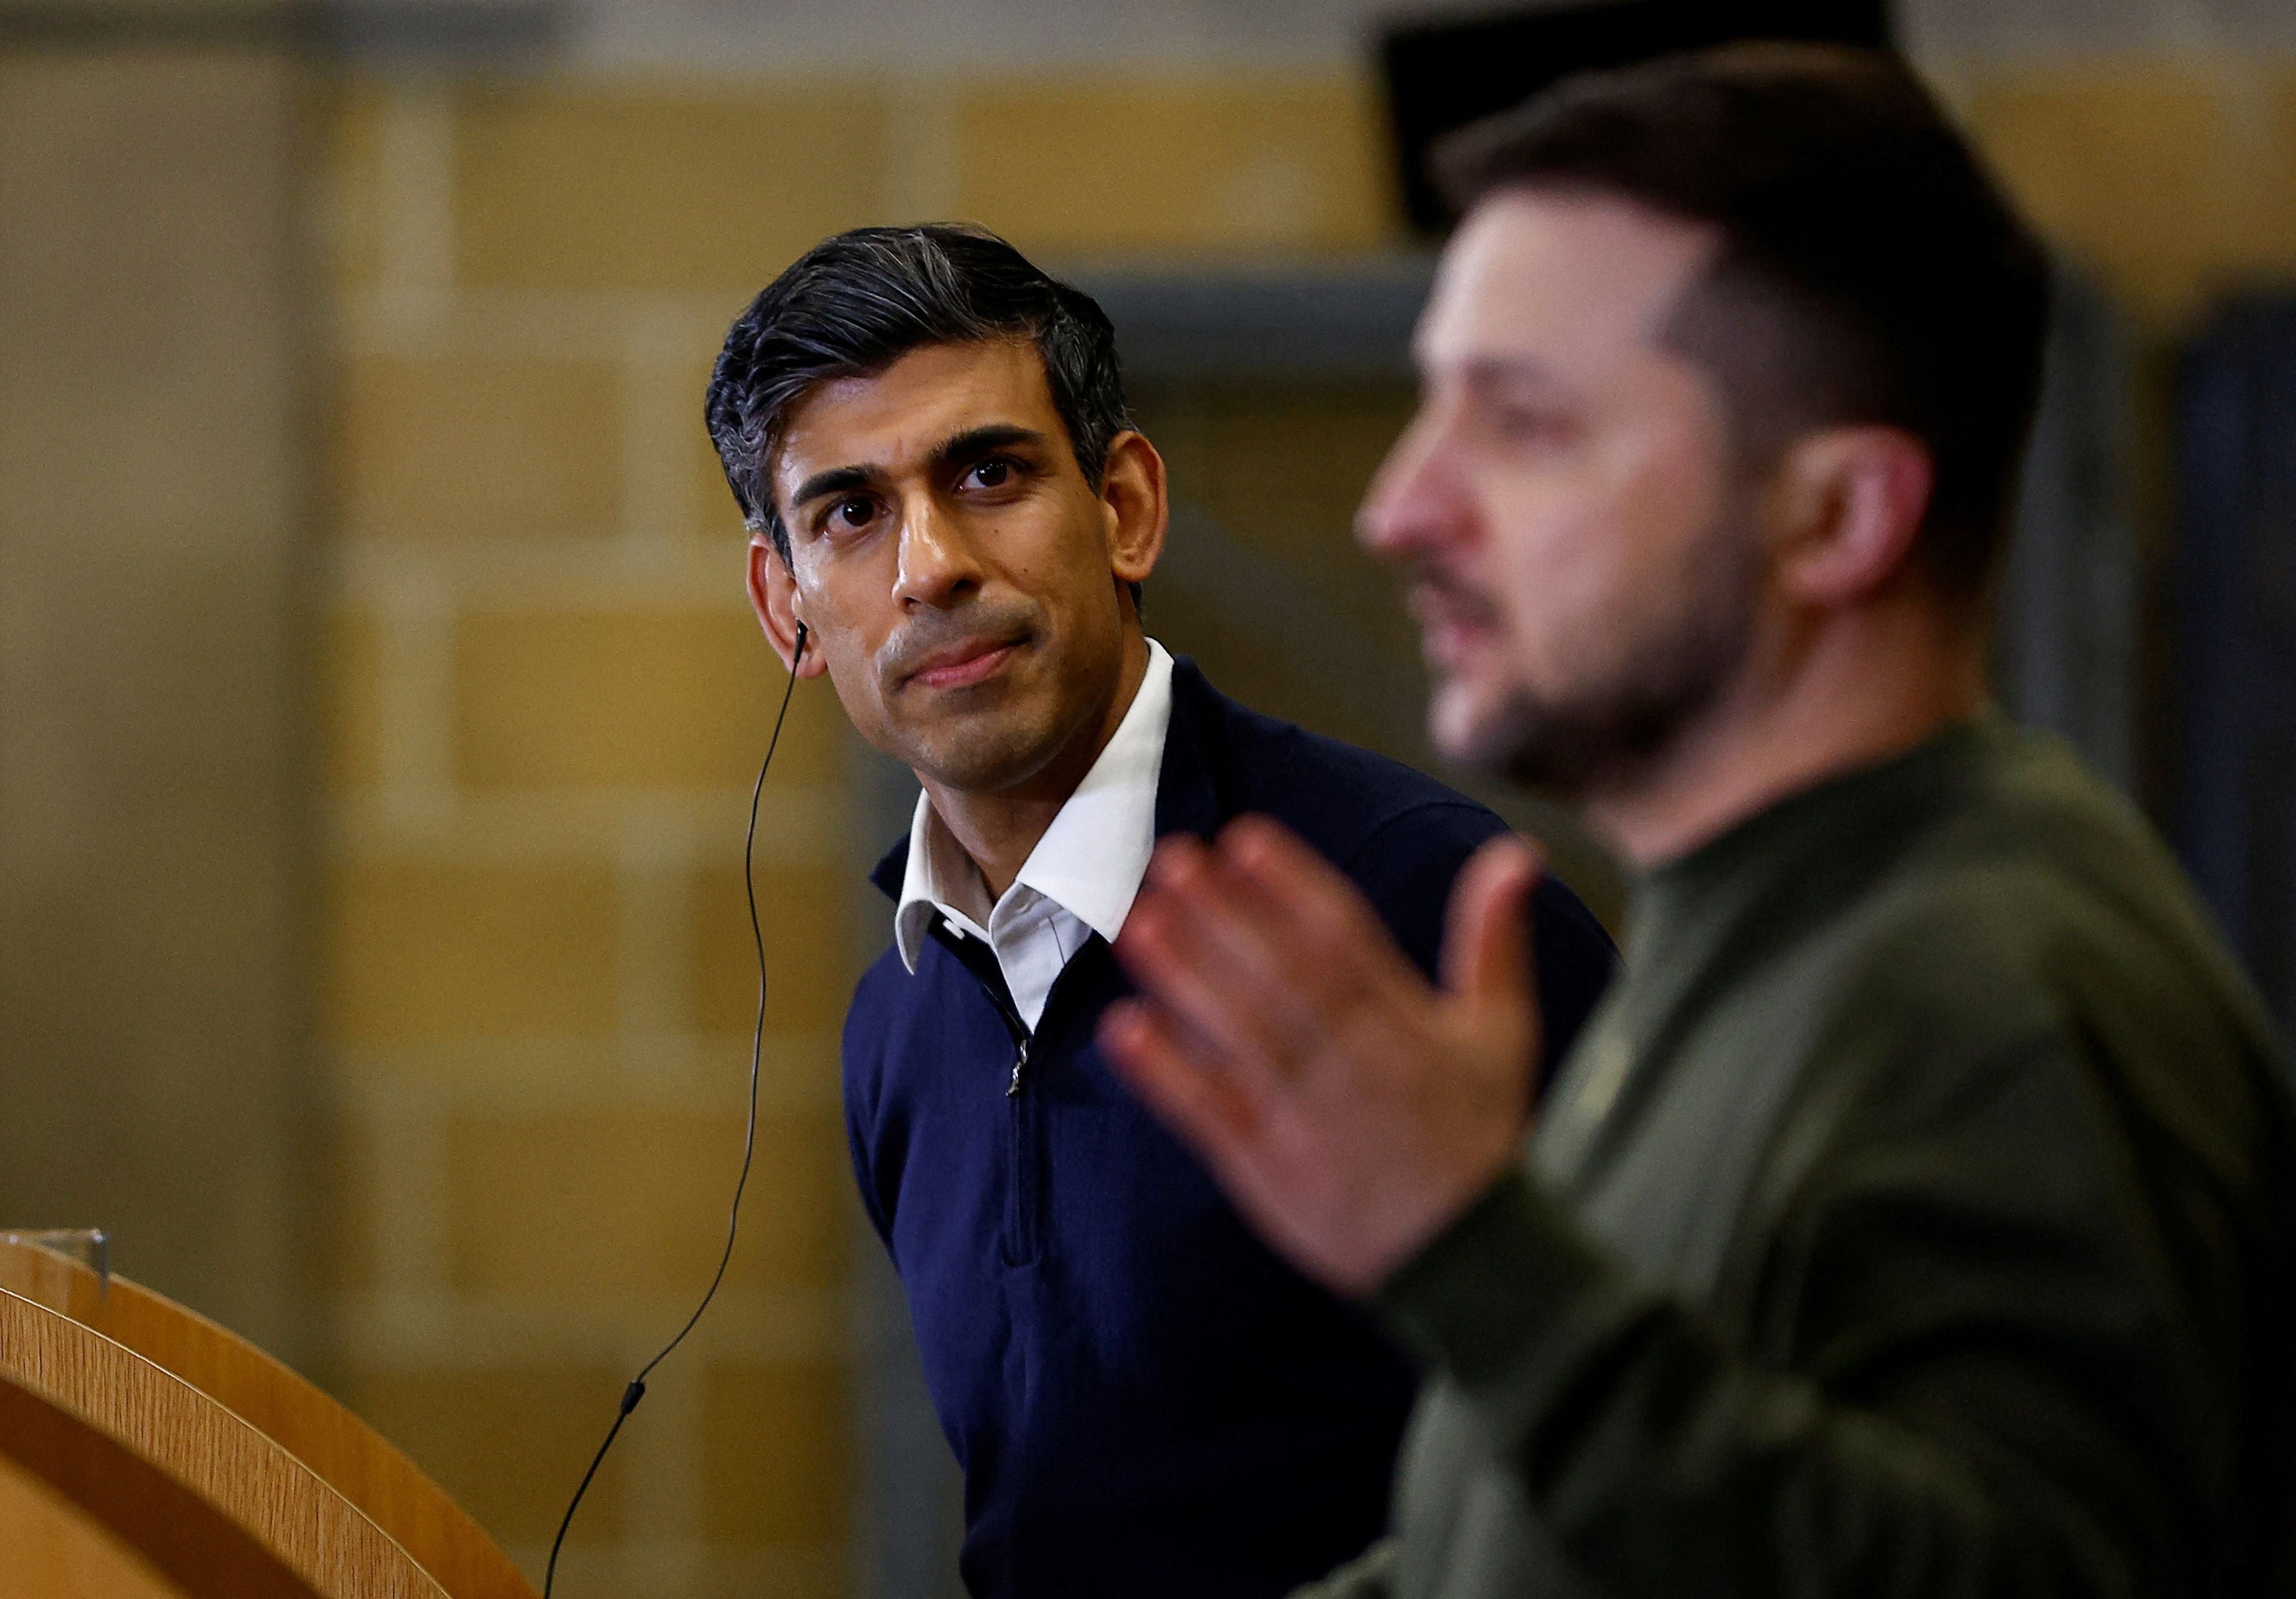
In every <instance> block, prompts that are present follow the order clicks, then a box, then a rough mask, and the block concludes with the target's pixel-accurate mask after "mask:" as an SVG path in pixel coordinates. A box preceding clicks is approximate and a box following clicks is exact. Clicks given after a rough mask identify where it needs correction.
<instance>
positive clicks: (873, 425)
mask: <svg viewBox="0 0 2296 1599" xmlns="http://www.w3.org/2000/svg"><path fill="white" fill-rule="evenodd" d="M998 422H1005V423H1013V424H1016V425H1018V426H1021V427H1025V428H1031V429H1035V430H1038V431H1041V432H1046V433H1050V434H1052V435H1054V436H1057V435H1058V434H1059V432H1060V417H1059V413H1058V412H1057V411H1056V410H1055V409H1054V406H1053V397H1052V388H1051V385H1050V384H1049V383H1048V382H1047V381H1046V377H1045V363H1044V358H1043V357H1041V356H1040V355H1038V354H1037V347H1036V346H1035V344H1033V343H1031V342H1029V341H1027V340H994V341H990V342H984V343H980V344H928V345H924V346H922V347H921V348H917V349H913V350H911V351H909V352H908V354H906V355H905V356H903V357H900V358H899V359H898V360H897V361H895V362H894V363H893V364H892V365H890V366H888V367H886V368H885V370H884V371H882V372H880V373H871V374H869V375H868V376H865V377H851V378H832V379H830V380H829V381H825V382H823V383H820V384H817V385H816V387H815V388H814V389H812V390H810V391H809V392H808V393H807V394H806V396H805V397H804V398H802V399H800V400H799V401H798V403H797V404H796V405H795V406H793V407H791V412H790V415H789V420H788V421H787V422H786V423H784V424H783V429H782V435H781V442H780V444H779V446H778V447H776V448H775V452H774V459H773V461H772V462H771V463H770V466H771V470H772V474H773V478H774V481H775V487H776V488H777V489H779V490H780V491H781V492H783V493H786V492H788V491H789V490H790V489H791V488H793V487H794V486H795V485H796V484H797V483H798V482H799V481H800V480H803V479H805V478H807V477H809V476H811V475H812V474H813V473H815V472H817V471H828V470H833V469H835V468H838V467H842V466H873V467H880V468H883V469H886V470H889V471H898V470H899V469H900V468H902V467H904V466H910V465H914V464H916V463H919V462H921V461H922V460H924V459H925V458H926V457H928V456H929V455H931V452H932V450H933V449H934V447H936V446H938V445H939V444H940V443H942V442H943V441H944V440H946V439H950V438H953V437H954V436H955V435H956V434H959V433H963V432H965V431H967V430H971V429H973V428H979V427H984V426H988V425H989V424H992V423H998Z"/></svg>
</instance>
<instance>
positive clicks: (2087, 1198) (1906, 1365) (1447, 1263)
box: [1316, 717, 2296, 1599]
mask: <svg viewBox="0 0 2296 1599" xmlns="http://www.w3.org/2000/svg"><path fill="white" fill-rule="evenodd" d="M2292 1251H2296V1119H2292V1109H2291V1096H2290V1093H2289V1084H2288V1079H2287V1077H2286V1073H2285V1063H2284V1060H2283V1058H2282V1056H2281V1055H2280V1054H2279V1049H2278V1046H2277V1045H2276V1042H2275V1040H2274V1039H2273V1037H2272V1036H2271V1033H2270V1029H2269V1028H2268V1027H2267V1023H2266V1021H2265V1020H2264V1018H2263V1015H2262V1013H2261V1010H2260V1008H2259V1005H2258V1003H2257V1001H2256V999H2255V998H2254V996H2253V995H2252V994H2251V990H2250V989H2249V988H2248V987H2247V986H2246V985H2245V983H2244V982H2243V980H2242V978H2241V977H2240V975H2239V973H2238V972H2237V971H2236V970H2235V967H2234V965H2233V964H2232V962H2231V961H2230V960H2229V958H2228V957H2227V956H2226V953H2225V951H2224V949H2223V947H2222V945H2221V943H2220V941H2219V939H2218V937H2217V936H2216V934H2215V933H2214V932H2213V931H2211V930H2210V926H2209V924H2208V922H2207V921H2206V919H2205V917H2204V916H2203V915H2202V913H2201V912H2200V910H2199V909H2198V908H2197V906H2196V904H2195V902H2194V898H2193V896H2192V894H2191V892H2190V890H2189V889H2188V887H2187V886H2186V884H2185V880H2184V878H2183V876H2182V874H2181V873H2179V872H2178V871H2177V867H2176V865H2174V863H2173V862H2172V861H2171V860H2170V859H2169V856H2168V855H2167V853H2166V852H2165V850H2164V849H2162V848H2161V844H2160V842H2159V841H2158V840H2157V839H2156V838H2155V837H2154V836H2153V833H2152V832H2151V831H2150V830H2149V829H2148V828H2147V827H2146V826H2145V825H2144V823H2143V822H2142V821H2141V820H2140V819H2139V818H2138V817H2137V816H2136V815H2135V813H2134V812H2133V811H2132V810H2130V809H2129V808H2128V807H2127V806H2126V805H2125V804H2124V803H2123V802H2121V801H2120V799H2119V798H2118V797H2117V796H2115V795H2114V794H2113V793H2112V791H2109V790H2107V789H2106V788H2105V787H2104V786H2103V784H2101V783H2098V782H2097V781H2095V779H2094V778H2092V777H2091V776H2089V775H2087V773H2086V772H2085V771H2084V770H2083V769H2082V768H2081V767H2079V764H2078V763H2077V762H2076V761H2075V760H2074V759H2073V758H2071V755H2070V754H2069V753H2068V752H2066V751H2065V750H2063V749H2062V746H2060V745H2059V744H2058V743H2056V742H2054V741H2052V740H2046V739H2042V738H2039V737H2036V736H2031V735H2027V734H2020V733H2018V732H2016V731H2015V730H2013V728H2011V727H2010V726H2008V725H2007V724H2006V723H2005V722H2002V721H1999V720H1997V719H1995V718H1991V717H1989V718H1986V719H1983V720H1980V721H1978V722H1975V723H1971V724H1964V725H1959V726H1954V727H1952V728H1950V729H1948V731H1946V732H1944V733H1943V734H1939V736H1938V737H1936V738H1934V739H1932V740H1931V742H1928V743H1927V744H1925V745H1923V747H1922V748H1920V749H1919V750H1915V751H1914V752H1912V753H1911V754H1909V755H1907V756H1905V757H1903V758H1898V759H1896V760H1893V761H1890V762H1888V763H1886V764H1883V765H1881V766H1878V767H1872V768H1868V769H1865V770H1861V771H1857V772H1854V773H1850V774H1849V775H1843V776H1840V777H1837V778H1833V779H1831V780H1829V781H1827V782H1825V783H1822V784H1820V785H1818V786H1817V787H1815V788H1813V789H1810V790H1808V791H1804V792H1802V793H1800V794H1797V795H1795V796H1793V797H1792V798H1790V799H1786V800H1784V801H1783V802H1782V803H1780V804H1778V805H1776V806H1774V807H1772V808H1770V809H1768V810H1767V811H1765V812H1764V813H1762V814H1760V815H1759V816H1755V817H1753V818H1752V819H1751V820H1750V821H1748V822H1746V823H1744V824H1742V825H1740V826H1738V827H1736V828H1734V830H1733V831H1731V832H1729V833H1727V834H1726V835H1725V836H1723V837H1721V838H1719V839H1718V840H1715V841H1713V842H1711V843H1710V844H1707V845H1705V846H1703V847H1702V848H1701V849H1698V850H1696V851H1695V852H1693V854H1691V855H1689V856H1688V857H1685V858H1683V859H1681V860H1679V861H1677V862H1675V863H1674V864H1672V865H1668V866H1665V867H1663V868H1661V869H1660V870H1658V871H1656V872H1654V873H1652V874H1651V875H1650V876H1649V877H1648V878H1647V879H1646V880H1645V881H1644V882H1643V883H1642V884H1640V885H1639V887H1638V889H1637V891H1636V901H1635V906H1634V916H1633V921H1632V924H1631V932H1630V936H1629V939H1628V947H1627V955H1626V967H1625V972H1624V974H1623V976H1622V978H1621V980H1620V983H1619V984H1618V986H1617V987H1616V988H1614V989H1613V990H1612V992H1611V996H1610V997H1609V998H1608V999H1607V1000H1606V1001H1605V1003H1604V1005H1603V1009H1602V1010H1601V1011H1599V1012H1598V1013H1596V1016H1595V1019H1594V1021H1592V1022H1591V1023H1590V1024H1589V1026H1588V1028H1587V1032H1586V1034H1585V1036H1584V1037H1582V1038H1581V1040H1580V1042H1579V1046H1578V1047H1577V1048H1576V1049H1575V1050H1574V1051H1573V1052H1572V1054H1571V1055H1570V1058H1569V1059H1568V1060H1567V1061H1566V1062H1564V1064H1563V1067H1562V1072H1561V1074H1560V1076H1559V1077H1558V1078H1557V1080H1556V1082H1555V1084H1554V1090H1553V1092H1552V1093H1551V1094H1550V1095H1548V1096H1547V1099H1546V1108H1545V1111H1544V1112H1543V1115H1542V1120H1541V1124H1540V1126H1539V1128H1538V1133H1537V1136H1536V1137H1535V1139H1534V1141H1533V1143H1532V1145H1531V1148H1530V1151H1529V1158H1528V1160H1527V1161H1526V1163H1525V1166H1524V1169H1522V1170H1521V1171H1520V1172H1518V1173H1515V1174H1513V1175H1511V1176H1510V1177H1507V1178H1506V1179H1505V1180H1504V1181H1503V1182H1501V1183H1500V1184H1499V1185H1497V1187H1496V1188H1494V1189H1493V1190H1492V1191H1491V1192H1490V1193H1488V1194H1487V1195H1486V1196H1485V1197H1484V1198H1483V1199H1482V1200H1481V1201H1480V1202H1479V1203H1478V1204H1477V1205H1476V1206H1475V1207H1474V1208H1473V1209H1472V1210H1471V1211H1470V1212H1469V1213H1468V1214H1467V1215H1466V1216H1465V1217H1464V1218H1462V1219H1461V1220H1459V1221H1458V1222H1457V1223H1456V1225H1455V1226H1453V1227H1452V1228H1451V1229H1450V1230H1449V1231H1448V1232H1447V1234H1444V1235H1443V1236H1442V1237H1441V1238H1439V1240H1438V1241H1437V1242H1435V1243H1434V1244H1433V1246H1432V1247H1431V1248H1430V1249H1429V1250H1428V1251H1426V1252H1425V1253H1424V1254H1423V1256H1422V1257H1421V1258H1420V1259H1417V1260H1415V1261H1414V1262H1413V1263H1412V1264H1410V1265H1409V1266H1408V1267H1406V1268H1405V1269H1404V1270H1403V1271H1402V1272H1401V1273H1400V1274H1399V1275H1397V1276H1396V1278H1395V1279H1394V1280H1393V1281H1392V1282H1391V1283H1389V1284H1388V1285H1387V1287H1386V1289H1385V1290H1384V1291H1383V1292H1382V1295H1381V1296H1380V1297H1381V1305H1382V1309H1383V1311H1384V1312H1385V1313H1386V1314H1387V1315H1388V1316H1389V1317H1390V1320H1391V1323H1392V1324H1393V1325H1394V1327H1395V1328H1396V1329H1397V1330H1398V1333H1400V1334H1401V1336H1402V1337H1403V1338H1404V1339H1405V1340H1406V1341H1407V1342H1408V1343H1409V1344H1410V1345H1411V1346H1412V1347H1413V1348H1415V1349H1416V1350H1417V1351H1418V1353H1419V1354H1420V1356H1421V1357H1422V1358H1423V1361H1424V1362H1425V1364H1426V1366H1427V1368H1428V1371H1429V1374H1430V1375H1429V1382H1428V1384H1427V1387H1426V1390H1425V1391H1424V1393H1423V1398H1422V1399H1421V1402H1420V1406H1419V1410H1418V1413H1417V1415H1416V1417H1415V1421H1414V1423H1413V1426H1412V1431H1411V1433H1410V1436H1409V1438H1408V1439H1407V1441H1406V1446H1405V1450H1404V1456H1403V1460H1402V1463H1401V1464H1400V1466H1399V1467H1398V1480H1397V1492H1396V1498H1395V1505H1394V1513H1393V1533H1392V1536H1391V1537H1390V1539H1389V1540H1388V1541H1387V1542H1386V1543H1385V1544H1383V1545H1382V1546H1379V1547H1378V1548H1376V1549H1375V1550H1374V1552H1373V1553H1372V1554H1371V1555H1370V1556H1368V1557H1367V1558H1366V1559H1365V1561H1364V1562H1361V1563H1360V1564H1359V1565H1357V1566H1356V1567H1352V1568H1350V1569H1349V1570H1348V1571H1346V1572H1343V1573H1341V1574H1340V1575H1339V1576H1337V1577H1335V1578H1334V1579H1332V1580H1331V1582H1330V1583H1328V1584H1326V1585H1324V1587H1321V1588H1319V1589H1317V1590H1316V1592H1319V1593H1324V1594H1328V1595H1360V1596H1363V1599H1370V1596H1372V1595H1391V1596H1392V1599H1497V1596H1498V1595H1563V1596H1577V1595H1589V1596H1591V1595H1607V1596H1609V1599H1660V1596H1661V1595H1663V1596H1665V1599H1685V1596H1693V1595H1694V1596H1697V1599H1730V1596H1734V1595H1747V1596H1752V1595H1797V1596H1803V1599H1817V1596H1819V1595H1842V1596H1844V1599H1849V1596H1853V1595H1854V1596H1855V1599H1883V1596H1887V1595H1923V1596H1924V1599H1927V1596H1931V1595H1972V1596H1975V1595H2010V1594H2015V1595H2057V1594H2064V1595H2218V1594H2224V1595H2233V1594H2238V1595H2255V1594H2263V1593H2267V1592H2269V1593H2275V1594H2285V1593H2292V1592H2296V1582H2292V1558H2291V1554H2290V1544H2291V1540H2292V1538H2296V1497H2292V1491H2291V1469H2290V1458H2291V1449H2292V1439H2291V1431H2292V1427H2296V1406H2292V1399H2291V1390H2292V1378H2296V1356H2292V1352H2291V1351H2292V1349H2296V1326H2292V1325H2291V1324H2290V1316H2291V1314H2292V1310H2296V1265H2292V1258H2296V1257H2292Z"/></svg>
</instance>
